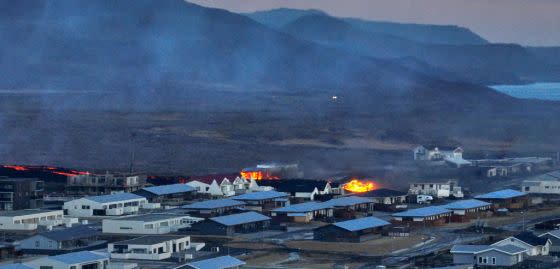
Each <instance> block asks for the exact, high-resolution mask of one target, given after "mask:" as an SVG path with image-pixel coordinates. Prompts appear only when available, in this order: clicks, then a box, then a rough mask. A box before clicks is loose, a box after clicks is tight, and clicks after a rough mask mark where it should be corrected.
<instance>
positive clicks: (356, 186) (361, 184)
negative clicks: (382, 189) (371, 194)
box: [344, 179, 378, 192]
mask: <svg viewBox="0 0 560 269" xmlns="http://www.w3.org/2000/svg"><path fill="white" fill-rule="evenodd" d="M377 188H378V186H377V184H376V183H375V182H372V181H360V180H357V179H352V180H351V181H350V182H348V183H346V184H345V185H344V189H345V190H347V191H350V192H368V191H373V190H375V189H377Z"/></svg>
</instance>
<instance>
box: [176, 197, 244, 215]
mask: <svg viewBox="0 0 560 269" xmlns="http://www.w3.org/2000/svg"><path fill="white" fill-rule="evenodd" d="M181 208H183V209H186V210H187V212H189V213H193V214H195V215H197V216H203V217H215V216H220V215H225V214H230V213H233V212H237V211H239V210H243V209H244V208H245V203H244V202H241V201H236V200H233V199H218V200H206V201H202V202H196V203H192V204H188V205H184V206H182V207H181Z"/></svg>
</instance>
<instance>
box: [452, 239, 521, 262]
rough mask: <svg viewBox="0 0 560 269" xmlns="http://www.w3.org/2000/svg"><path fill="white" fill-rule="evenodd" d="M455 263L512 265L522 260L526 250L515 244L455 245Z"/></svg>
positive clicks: (453, 248) (453, 252) (453, 251)
mask: <svg viewBox="0 0 560 269" xmlns="http://www.w3.org/2000/svg"><path fill="white" fill-rule="evenodd" d="M450 252H451V254H453V263H454V264H473V265H475V266H480V267H510V266H514V265H516V264H518V263H520V262H522V261H523V260H524V259H525V257H526V255H527V254H526V250H525V249H524V248H521V247H517V246H514V245H510V244H507V245H503V246H488V245H454V246H453V247H452V248H451V250H450Z"/></svg>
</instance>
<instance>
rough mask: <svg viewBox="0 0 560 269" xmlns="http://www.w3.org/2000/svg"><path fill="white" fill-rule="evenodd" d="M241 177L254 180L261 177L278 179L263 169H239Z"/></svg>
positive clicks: (261, 178)
mask: <svg viewBox="0 0 560 269" xmlns="http://www.w3.org/2000/svg"><path fill="white" fill-rule="evenodd" d="M241 177H242V178H244V179H254V180H263V179H280V178H279V177H276V176H271V175H269V174H268V173H265V172H263V171H258V170H256V171H247V170H246V171H241Z"/></svg>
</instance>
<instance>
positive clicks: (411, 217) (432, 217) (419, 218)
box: [392, 206, 453, 225]
mask: <svg viewBox="0 0 560 269" xmlns="http://www.w3.org/2000/svg"><path fill="white" fill-rule="evenodd" d="M452 214H453V212H452V211H451V210H448V209H445V208H443V207H440V206H428V207H421V208H416V209H410V210H407V211H403V212H399V213H395V214H393V215H392V217H393V220H392V221H393V222H394V223H396V224H410V225H442V224H445V223H448V222H449V220H450V218H451V215H452Z"/></svg>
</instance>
